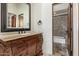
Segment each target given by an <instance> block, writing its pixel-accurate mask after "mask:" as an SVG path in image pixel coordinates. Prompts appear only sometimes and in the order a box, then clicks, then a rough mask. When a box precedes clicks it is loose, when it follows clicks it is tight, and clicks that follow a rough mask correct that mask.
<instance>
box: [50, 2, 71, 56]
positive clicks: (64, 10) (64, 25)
mask: <svg viewBox="0 0 79 59" xmlns="http://www.w3.org/2000/svg"><path fill="white" fill-rule="evenodd" d="M69 5H70V4H68V3H61V4H53V8H52V9H53V17H52V18H53V55H56V56H69V55H70V53H69V48H68V45H69V46H70V47H71V45H70V44H71V43H70V42H71V41H69V40H71V39H70V38H69V37H70V36H69V35H70V34H68V32H69V30H68V29H69V28H70V27H69V28H68V26H70V25H69V23H68V22H69V20H68V19H69V15H70V14H69ZM70 33H71V32H70ZM68 41H69V42H68Z"/></svg>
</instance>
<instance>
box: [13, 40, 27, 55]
mask: <svg viewBox="0 0 79 59" xmlns="http://www.w3.org/2000/svg"><path fill="white" fill-rule="evenodd" d="M12 51H13V55H14V56H25V55H26V45H25V44H24V41H22V40H15V41H13V42H12Z"/></svg>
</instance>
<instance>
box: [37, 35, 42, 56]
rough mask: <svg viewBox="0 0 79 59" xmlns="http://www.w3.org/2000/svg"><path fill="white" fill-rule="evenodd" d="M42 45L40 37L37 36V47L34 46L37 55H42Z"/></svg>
mask: <svg viewBox="0 0 79 59" xmlns="http://www.w3.org/2000/svg"><path fill="white" fill-rule="evenodd" d="M42 43H43V38H42V35H38V38H37V46H36V53H37V55H40V54H42Z"/></svg>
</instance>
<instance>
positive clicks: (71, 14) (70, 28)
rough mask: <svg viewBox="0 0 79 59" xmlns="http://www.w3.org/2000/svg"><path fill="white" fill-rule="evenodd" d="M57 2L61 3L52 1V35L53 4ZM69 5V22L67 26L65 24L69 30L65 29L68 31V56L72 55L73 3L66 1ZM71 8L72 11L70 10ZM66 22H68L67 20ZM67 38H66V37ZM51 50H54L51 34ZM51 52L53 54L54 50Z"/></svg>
mask: <svg viewBox="0 0 79 59" xmlns="http://www.w3.org/2000/svg"><path fill="white" fill-rule="evenodd" d="M58 4H61V3H53V4H52V35H53V34H54V33H53V32H54V30H53V27H54V23H53V22H54V20H53V6H54V5H58ZM68 4H69V6H70V10H69V11H70V15H68V21H70V24H69V27H68V25H67V29H69V30H70V31H67V32H68V33H70V35H69V37H70V42H69V43H70V52H69V55H70V56H73V3H68ZM71 10H72V11H71ZM67 23H68V22H67ZM67 40H68V39H67ZM52 46H53V47H52V49H53V50H52V51H54V38H53V36H52ZM52 54H54V52H52Z"/></svg>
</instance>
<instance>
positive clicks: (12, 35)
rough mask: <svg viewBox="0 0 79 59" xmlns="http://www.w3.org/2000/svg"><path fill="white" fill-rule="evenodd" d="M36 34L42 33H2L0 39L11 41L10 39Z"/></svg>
mask: <svg viewBox="0 0 79 59" xmlns="http://www.w3.org/2000/svg"><path fill="white" fill-rule="evenodd" d="M35 34H40V33H38V32H27V33H23V34H18V33H6V34H5V33H2V34H1V33H0V39H1V40H3V41H9V40H15V39H18V38H22V37H27V36H31V35H35Z"/></svg>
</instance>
